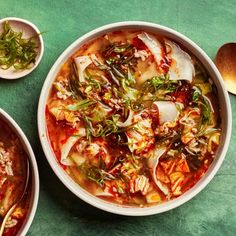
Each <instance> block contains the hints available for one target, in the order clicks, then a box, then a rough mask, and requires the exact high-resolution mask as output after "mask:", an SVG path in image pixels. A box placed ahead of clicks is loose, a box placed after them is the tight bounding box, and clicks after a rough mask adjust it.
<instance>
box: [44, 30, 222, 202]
mask: <svg viewBox="0 0 236 236" xmlns="http://www.w3.org/2000/svg"><path fill="white" fill-rule="evenodd" d="M140 32H141V31H116V32H111V33H109V34H107V35H103V36H101V37H99V38H97V39H95V40H92V41H90V42H88V43H87V44H84V45H83V46H81V47H80V48H79V49H78V50H77V51H76V52H75V53H74V54H73V55H72V57H71V58H76V57H78V56H82V55H90V54H93V53H95V54H96V56H98V58H99V56H100V55H99V54H97V51H98V50H101V49H104V48H105V47H106V46H108V40H109V41H110V42H117V41H119V42H131V41H132V39H133V38H134V36H136V35H137V34H138V33H140ZM157 38H158V40H160V41H161V42H162V40H163V39H162V37H161V36H157ZM190 55H191V54H190ZM71 58H69V59H68V60H67V61H66V62H65V63H64V64H63V65H62V67H61V69H60V71H59V73H58V75H57V78H59V77H60V76H62V77H68V76H69V73H70V65H69V64H70V60H71ZM99 59H101V58H99ZM137 68H138V70H137V71H138V72H136V74H135V77H136V78H137V82H138V85H137V87H139V85H140V84H141V83H142V81H139V77H140V75H141V74H143V73H146V72H147V71H148V73H147V76H148V77H152V76H154V75H155V74H156V68H155V66H154V64H153V58H149V59H148V60H147V61H145V62H142V61H141V62H139V64H138V65H137ZM213 96H214V95H213V94H209V96H208V97H209V98H210V99H211V98H212V97H213ZM54 100H55V101H56V100H58V98H57V96H56V90H55V88H53V87H52V89H51V93H50V95H49V99H48V104H50V103H51V102H52V101H54ZM211 100H212V99H211ZM215 101H216V99H215ZM215 101H214V102H213V106H214V107H215V111H217V112H218V110H219V109H218V103H217V102H215ZM69 102H70V100H69V101H68V103H69ZM217 112H216V113H215V116H216V118H215V119H217V118H218V117H219V116H218V114H217ZM46 123H47V129H48V136H49V140H50V142H51V146H52V148H53V151H54V153H55V155H56V158H57V160H58V162H59V164H60V165H61V166H62V167H63V168H64V169H65V171H66V172H67V173H68V174H69V175H70V176H71V177H72V178H73V179H74V181H75V182H77V183H79V184H80V185H81V186H82V187H83V188H85V189H86V190H87V191H89V192H90V193H92V194H94V191H95V190H96V188H97V185H96V184H95V183H94V182H91V181H89V180H88V179H87V177H86V176H84V175H83V174H81V173H80V171H79V170H78V168H77V167H70V166H64V165H63V164H61V163H60V155H61V153H60V147H61V145H62V144H63V142H65V140H66V139H67V138H68V137H69V136H70V135H71V134H72V133H73V131H74V129H73V128H71V127H68V126H67V125H66V124H63V122H57V121H56V119H55V118H54V117H52V115H51V114H50V113H49V112H48V110H47V108H46ZM206 159H207V162H206V163H205V164H204V165H202V166H201V167H200V168H199V169H197V170H196V171H191V172H190V173H186V174H185V179H184V183H183V189H182V190H183V193H184V192H186V191H187V190H189V189H190V188H192V187H193V186H194V185H195V184H196V183H197V182H198V180H199V179H200V178H201V177H202V176H203V175H204V173H205V172H206V171H207V169H208V168H209V166H210V164H211V162H212V160H213V159H212V158H211V157H210V158H206ZM164 162H165V160H160V164H159V166H158V172H160V173H162V172H163V165H164V164H165V163H164ZM162 164H163V165H162ZM153 187H154V186H153ZM154 188H155V187H154ZM156 190H157V191H158V193H159V195H160V196H161V198H162V201H166V200H167V199H166V197H165V195H164V194H163V193H162V192H161V191H160V190H159V189H156ZM181 195H182V194H181ZM101 198H104V197H101ZM141 198H142V196H141V194H140V196H139V194H136V195H134V196H133V200H132V201H129V202H128V200H127V199H122V198H119V197H118V198H116V200H115V201H116V202H118V203H120V204H128V205H133V204H134V205H135V204H136V203H137V202H139V204H140V202H142V200H141ZM104 199H105V200H108V201H111V202H112V201H114V199H113V198H112V197H111V198H109V197H105V198H104ZM140 205H146V204H145V202H144V201H143V202H142V203H141V204H140ZM149 205H152V204H149Z"/></svg>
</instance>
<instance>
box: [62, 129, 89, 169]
mask: <svg viewBox="0 0 236 236" xmlns="http://www.w3.org/2000/svg"><path fill="white" fill-rule="evenodd" d="M85 136H86V130H85V128H80V129H79V130H78V131H77V132H75V133H74V134H73V135H72V136H70V137H69V138H68V139H67V140H66V142H65V143H64V144H62V145H61V160H60V161H61V164H63V165H66V166H70V165H74V162H73V161H72V160H71V159H69V158H68V154H69V152H70V150H71V148H72V147H73V146H74V145H75V143H76V142H78V140H79V139H81V138H82V137H85Z"/></svg>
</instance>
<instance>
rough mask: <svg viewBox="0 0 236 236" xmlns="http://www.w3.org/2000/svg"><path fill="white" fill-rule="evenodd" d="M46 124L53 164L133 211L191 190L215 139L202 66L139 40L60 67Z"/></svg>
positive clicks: (216, 125)
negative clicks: (53, 156) (58, 164)
mask: <svg viewBox="0 0 236 236" xmlns="http://www.w3.org/2000/svg"><path fill="white" fill-rule="evenodd" d="M212 98H214V99H212ZM46 118H47V128H48V135H49V139H50V141H51V145H52V148H53V150H54V152H55V156H56V158H57V159H58V162H59V163H60V165H61V166H62V167H63V168H64V169H65V171H66V172H67V173H68V174H69V175H70V176H71V177H72V178H73V180H74V181H76V182H77V183H78V184H79V185H80V186H81V187H83V188H84V189H86V190H87V191H89V192H90V193H92V194H94V195H95V196H98V197H100V198H102V199H105V200H107V201H111V202H116V203H119V204H124V205H136V206H140V207H143V206H150V205H153V204H160V203H162V202H165V201H168V200H170V199H174V198H177V197H179V196H181V195H182V194H184V193H185V192H186V191H187V190H189V189H190V188H191V187H193V186H194V185H195V184H196V182H197V181H198V180H199V179H200V178H201V177H202V176H203V175H204V173H205V172H206V171H207V169H208V168H209V166H210V164H211V163H212V161H213V159H214V156H215V153H216V151H217V148H218V146H219V142H220V134H221V128H220V118H219V107H218V101H217V91H216V87H215V86H214V84H213V83H212V80H211V78H209V75H208V74H207V72H206V70H205V69H204V67H203V66H202V65H201V63H200V62H199V61H198V60H197V58H195V57H194V56H193V55H191V54H190V53H189V52H187V51H186V50H185V49H184V48H183V47H181V45H178V44H177V43H176V42H174V41H172V40H171V39H167V38H164V37H162V36H159V35H154V34H152V33H149V32H143V31H132V30H127V31H116V32H111V33H108V34H106V35H103V36H101V37H99V38H96V39H94V40H92V41H90V42H88V43H87V44H84V45H83V46H82V47H81V48H80V49H79V50H78V51H77V52H75V54H74V55H73V56H71V57H70V58H68V60H67V61H66V62H65V64H64V65H62V67H61V69H60V71H59V73H58V75H57V76H56V78H55V81H54V83H53V87H52V89H51V93H50V96H49V98H48V102H47V107H46Z"/></svg>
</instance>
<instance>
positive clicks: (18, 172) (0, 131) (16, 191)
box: [0, 119, 31, 236]
mask: <svg viewBox="0 0 236 236" xmlns="http://www.w3.org/2000/svg"><path fill="white" fill-rule="evenodd" d="M0 142H2V143H3V144H4V149H5V150H7V151H8V152H9V153H12V154H13V155H11V161H12V170H13V176H11V177H8V179H7V180H6V181H5V182H4V184H3V186H2V187H1V188H0V203H1V200H3V199H5V198H6V195H5V193H6V192H8V191H9V189H11V191H12V192H11V195H10V197H9V200H8V201H7V203H6V200H3V201H4V202H5V204H3V205H5V207H6V209H8V208H9V207H11V205H12V204H13V203H14V202H15V201H16V200H17V197H18V196H19V195H21V194H22V191H23V189H24V183H25V178H26V158H28V157H27V154H26V153H25V151H24V149H23V147H22V144H21V142H20V140H19V138H18V137H17V135H16V134H15V133H14V132H13V131H12V130H11V128H10V127H9V126H8V125H7V124H6V123H5V121H3V120H1V119H0ZM0 178H1V176H0ZM28 186H29V187H28V189H27V191H26V193H25V195H24V197H23V199H22V201H21V203H20V204H19V206H18V207H17V208H16V209H15V211H14V212H13V213H12V216H11V217H12V219H16V220H17V224H16V225H15V226H14V227H11V228H6V229H5V231H4V233H3V235H4V236H14V235H16V234H17V233H18V231H19V230H20V228H21V226H22V224H23V223H24V220H25V217H26V215H27V212H28V208H29V200H30V195H31V187H30V186H31V183H29V185H28Z"/></svg>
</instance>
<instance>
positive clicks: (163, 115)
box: [153, 101, 180, 124]
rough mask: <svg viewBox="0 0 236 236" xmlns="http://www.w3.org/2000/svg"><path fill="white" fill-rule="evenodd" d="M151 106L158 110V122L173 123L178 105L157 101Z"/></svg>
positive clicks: (176, 116)
mask: <svg viewBox="0 0 236 236" xmlns="http://www.w3.org/2000/svg"><path fill="white" fill-rule="evenodd" d="M153 106H154V107H156V108H157V109H158V112H159V122H160V124H163V123H165V122H173V121H175V120H177V118H178V116H179V114H180V112H179V107H180V105H179V104H175V103H174V102H170V101H157V102H154V103H153Z"/></svg>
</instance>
